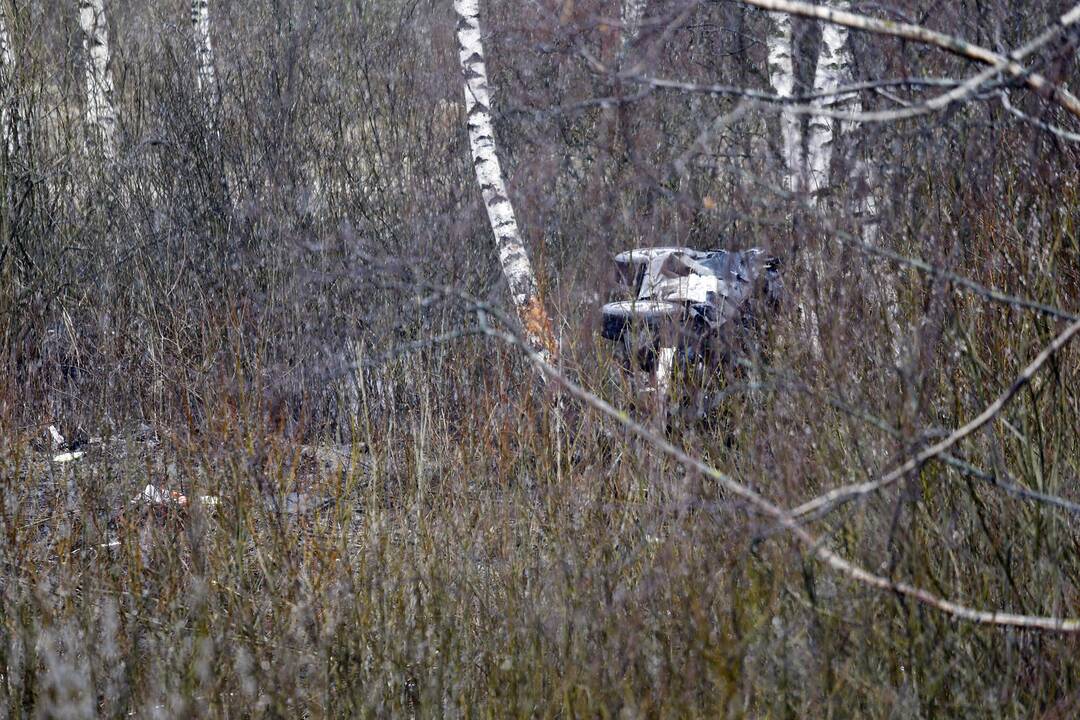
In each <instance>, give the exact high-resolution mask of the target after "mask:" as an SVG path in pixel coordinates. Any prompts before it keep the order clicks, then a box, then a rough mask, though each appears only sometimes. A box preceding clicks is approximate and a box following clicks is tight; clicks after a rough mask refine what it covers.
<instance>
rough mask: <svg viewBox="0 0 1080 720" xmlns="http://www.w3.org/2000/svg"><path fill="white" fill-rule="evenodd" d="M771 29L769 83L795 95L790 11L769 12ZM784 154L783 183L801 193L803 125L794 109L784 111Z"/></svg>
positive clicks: (782, 93)
mask: <svg viewBox="0 0 1080 720" xmlns="http://www.w3.org/2000/svg"><path fill="white" fill-rule="evenodd" d="M769 19H770V21H771V22H770V25H769V31H768V33H767V34H766V36H765V44H766V47H767V49H768V52H769V56H768V67H769V83H770V84H771V85H772V86H773V91H774V92H775V93H776V94H777V95H778V96H780V97H791V95H792V93H793V92H794V90H795V63H794V34H793V32H792V27H791V16H790V15H788V14H787V13H779V12H776V13H769ZM780 156H781V161H782V162H783V164H784V167H783V171H782V176H783V185H784V187H785V188H786V189H787V190H790V191H792V192H798V190H799V189H800V184H801V183H800V182H799V181H800V178H801V177H802V175H803V156H802V126H801V124H800V120H799V116H798V115H796V114H795V113H792V112H786V111H781V113H780Z"/></svg>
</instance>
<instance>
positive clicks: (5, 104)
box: [0, 5, 15, 161]
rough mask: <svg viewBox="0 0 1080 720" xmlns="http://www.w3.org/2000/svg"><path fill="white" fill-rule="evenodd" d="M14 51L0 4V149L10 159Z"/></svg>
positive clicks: (13, 137)
mask: <svg viewBox="0 0 1080 720" xmlns="http://www.w3.org/2000/svg"><path fill="white" fill-rule="evenodd" d="M14 79H15V53H14V52H13V51H12V49H11V35H10V34H9V33H8V26H7V18H6V17H5V15H4V7H3V6H2V5H0V88H3V90H2V91H0V133H3V143H4V144H3V146H0V149H2V150H3V152H4V153H5V155H4V157H6V158H8V160H9V161H10V159H11V158H12V157H14V155H15V129H14V127H13V123H14V119H15V118H14V112H13V108H14V106H15V92H14V90H15V83H14Z"/></svg>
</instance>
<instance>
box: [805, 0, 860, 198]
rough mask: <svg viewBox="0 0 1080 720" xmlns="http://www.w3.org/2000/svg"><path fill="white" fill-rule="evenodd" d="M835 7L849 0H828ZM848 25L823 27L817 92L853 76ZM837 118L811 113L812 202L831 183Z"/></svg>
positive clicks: (823, 101)
mask: <svg viewBox="0 0 1080 720" xmlns="http://www.w3.org/2000/svg"><path fill="white" fill-rule="evenodd" d="M826 4H827V5H828V7H829V8H830V9H833V10H847V8H848V3H847V0H827V3H826ZM847 37H848V31H847V28H845V27H842V26H840V25H834V24H832V23H825V24H824V26H823V27H822V28H821V50H820V51H819V52H818V60H817V68H816V69H815V70H814V94H815V95H822V94H826V93H832V92H835V91H836V89H837V88H838V87H840V83H841V80H842V79H845V78H850V77H851V53H850V52H849V51H848V49H847ZM836 101H837V98H836V97H833V96H828V97H818V98H817V99H815V100H814V101H813V104H814V105H816V106H818V107H825V106H826V105H832V104H835V103H836ZM834 135H835V132H834V120H833V119H832V118H829V117H825V116H823V115H811V116H810V122H809V128H808V131H807V140H806V156H807V162H806V185H805V187H806V192H807V194H808V195H809V200H810V202H811V203H815V204H816V203H817V200H818V193H820V192H821V191H822V190H823V189H825V188H827V187H828V186H829V167H830V165H831V163H832V153H833V147H834V146H835V143H834Z"/></svg>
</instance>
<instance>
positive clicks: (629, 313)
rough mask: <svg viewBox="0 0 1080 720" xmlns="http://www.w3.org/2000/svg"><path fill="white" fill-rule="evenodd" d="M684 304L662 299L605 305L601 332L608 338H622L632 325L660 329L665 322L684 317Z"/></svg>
mask: <svg viewBox="0 0 1080 720" xmlns="http://www.w3.org/2000/svg"><path fill="white" fill-rule="evenodd" d="M683 310H684V309H683V306H682V305H680V304H679V303H673V302H664V301H662V300H629V301H623V302H613V303H608V304H606V305H604V309H603V314H604V324H603V330H602V331H601V334H602V335H603V336H604V337H605V338H607V339H608V340H613V341H614V340H620V339H622V337H623V335H624V334H625V333H626V331H627V330H628V329H629V328H630V327H631V326H638V327H641V328H642V329H644V328H646V327H647V328H648V329H649V330H652V331H654V332H655V331H658V330H659V329H660V326H661V324H662V323H664V322H670V321H671V320H676V319H678V318H681V317H682V314H683Z"/></svg>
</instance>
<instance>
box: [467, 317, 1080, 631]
mask: <svg viewBox="0 0 1080 720" xmlns="http://www.w3.org/2000/svg"><path fill="white" fill-rule="evenodd" d="M480 326H481V327H482V328H483V329H484V330H485V331H486V332H487V333H488V335H490V336H491V337H494V338H496V339H499V340H502V341H503V342H506V343H508V344H510V345H512V346H515V347H518V348H520V349H521V350H522V352H524V353H525V354H526V356H527V357H528V359H529V360H530V361H531V362H532V363H533V364H534V365H536V367H537V368H538V369H539V370H540V371H541V372H542V373H544V375H545V376H547V377H548V378H549V379H550V380H551V381H552V382H553V383H554V384H555V385H556V386H558V387H561V388H562V389H563V390H564V391H565V392H567V393H568V394H569V395H571V396H573V397H574V398H577V399H578V400H580V401H581V402H583V403H585V404H586V405H588V406H589V407H591V408H593V409H594V410H596V411H598V412H600V413H601V414H602V415H604V416H606V417H608V418H610V419H612V420H614V421H616V422H618V423H619V424H620V425H622V426H623V427H624V428H626V429H627V430H629V431H630V432H632V433H633V434H634V435H637V436H638V437H640V438H642V439H643V440H645V441H646V442H648V443H650V444H651V445H653V446H654V447H656V448H658V449H659V450H661V451H662V452H663V453H665V454H666V455H668V456H670V457H672V458H674V459H675V460H677V461H678V462H679V463H680V464H682V465H684V466H685V467H687V468H688V469H692V470H694V471H696V472H700V473H701V474H702V475H705V476H706V477H709V478H711V479H712V480H714V481H716V482H717V483H718V484H719V485H720V486H721V487H722V488H723V489H724V490H726V491H728V492H729V493H731V494H732V495H734V496H736V497H737V498H739V499H741V500H743V501H744V502H746V503H747V504H749V505H750V506H752V507H753V508H755V509H756V510H757V511H759V512H761V513H763V514H765V515H767V516H769V517H771V518H773V519H774V520H776V521H777V523H778V524H779V525H781V526H782V527H783V528H784V529H786V530H788V531H789V532H790V533H791V535H792V536H793V537H794V538H795V539H797V540H798V541H799V542H800V543H801V544H802V545H804V546H805V547H806V548H807V549H808V550H809V551H810V552H811V553H813V554H814V555H815V556H816V557H817V558H818V559H819V560H821V561H822V562H824V563H825V564H826V565H828V566H829V567H830V568H832V569H833V570H835V571H836V572H838V573H840V574H842V575H844V576H846V577H848V578H850V579H852V580H855V581H856V582H859V583H862V584H864V585H868V586H870V587H873V588H877V589H879V590H885V591H888V592H895V593H898V594H900V595H904V596H906V597H910V598H912V599H914V600H917V601H918V602H920V603H923V604H924V605H927V606H928V607H932V608H935V609H937V610H939V611H941V612H943V613H945V614H947V615H950V616H952V617H954V618H957V619H961V620H967V621H970V622H974V623H978V624H981V625H994V626H1000V627H1018V628H1028V629H1032V630H1044V631H1049V632H1068V633H1075V632H1080V619H1078V618H1058V617H1049V616H1040V615H1019V614H1015V613H1006V612H998V611H996V610H979V609H976V608H971V607H968V606H966V605H962V604H960V603H956V602H953V601H951V600H947V599H945V598H941V597H938V596H937V595H934V594H933V593H931V592H928V591H926V590H924V589H922V588H919V587H916V586H914V585H911V584H910V583H906V582H897V581H894V580H890V579H889V578H886V577H882V576H880V575H876V574H874V573H871V572H869V571H868V570H866V569H864V568H862V567H860V566H858V565H856V564H854V563H852V562H850V561H848V560H846V559H844V558H842V557H840V556H839V555H837V554H836V553H835V552H833V551H832V550H829V549H828V548H827V547H825V545H824V544H823V543H822V542H821V541H820V540H819V538H817V537H815V536H814V535H812V534H811V533H810V532H809V531H808V530H807V529H806V528H804V527H802V526H801V525H800V524H799V522H798V520H796V519H795V518H794V517H793V516H792V515H791V514H790V513H789V512H787V511H786V510H784V509H783V508H781V507H780V506H778V505H776V504H774V503H772V502H771V501H769V500H768V499H766V498H765V497H764V496H762V495H760V494H759V493H757V492H755V491H754V490H752V489H751V488H749V487H747V486H745V485H743V484H742V483H740V482H738V481H736V480H735V479H733V478H732V477H730V476H729V475H727V474H726V473H723V472H721V471H719V470H717V469H716V468H714V467H712V466H711V465H708V464H706V463H705V462H703V461H701V460H699V459H698V458H695V457H693V456H691V455H689V454H688V453H687V452H686V451H685V450H682V449H681V448H679V447H678V446H676V445H674V444H673V443H672V442H671V441H669V440H667V439H666V438H663V437H660V436H659V435H657V434H656V433H655V432H653V431H652V430H650V429H649V428H647V427H645V426H644V425H642V424H641V423H639V422H637V421H635V420H633V419H632V418H631V417H630V416H629V415H627V414H626V413H625V412H621V411H619V410H616V409H615V408H614V407H612V406H611V405H610V404H609V403H607V402H606V401H604V400H603V399H602V398H599V397H597V396H596V395H594V394H592V393H590V392H589V391H587V390H585V389H584V388H582V387H581V386H579V385H577V384H576V383H574V382H572V381H570V380H569V379H568V378H567V377H566V376H565V375H564V374H563V373H562V372H560V371H559V370H558V369H557V368H555V367H554V366H552V365H551V364H550V363H548V362H546V361H545V360H544V359H543V358H542V357H541V356H540V355H539V354H538V353H536V352H535V351H533V350H532V349H531V348H530V347H529V346H528V345H527V344H526V343H523V342H522V341H521V340H520V339H519V338H517V337H516V336H514V335H512V334H510V333H507V332H504V331H501V330H497V329H495V328H493V327H491V326H490V325H489V324H488V323H487V321H486V319H485V317H484V315H483V314H481V315H480ZM1069 329H1070V330H1072V333H1073V334H1075V332H1076V331H1080V322H1078V323H1075V324H1074V325H1071V326H1070V328H1069ZM1071 336H1072V335H1071V334H1070V335H1069V336H1068V337H1071ZM1068 337H1066V338H1065V339H1064V340H1062V341H1061V342H1062V344H1064V342H1065V341H1067V339H1068ZM1060 339H1061V336H1059V340H1060ZM1057 342H1058V341H1055V344H1056V343H1057ZM1050 347H1051V348H1052V347H1054V344H1052V345H1051V346H1050ZM1049 349H1050V348H1048V349H1047V350H1049ZM1046 352H1047V351H1044V353H1046ZM1040 357H1042V355H1040ZM1040 364H1041V363H1040Z"/></svg>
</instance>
